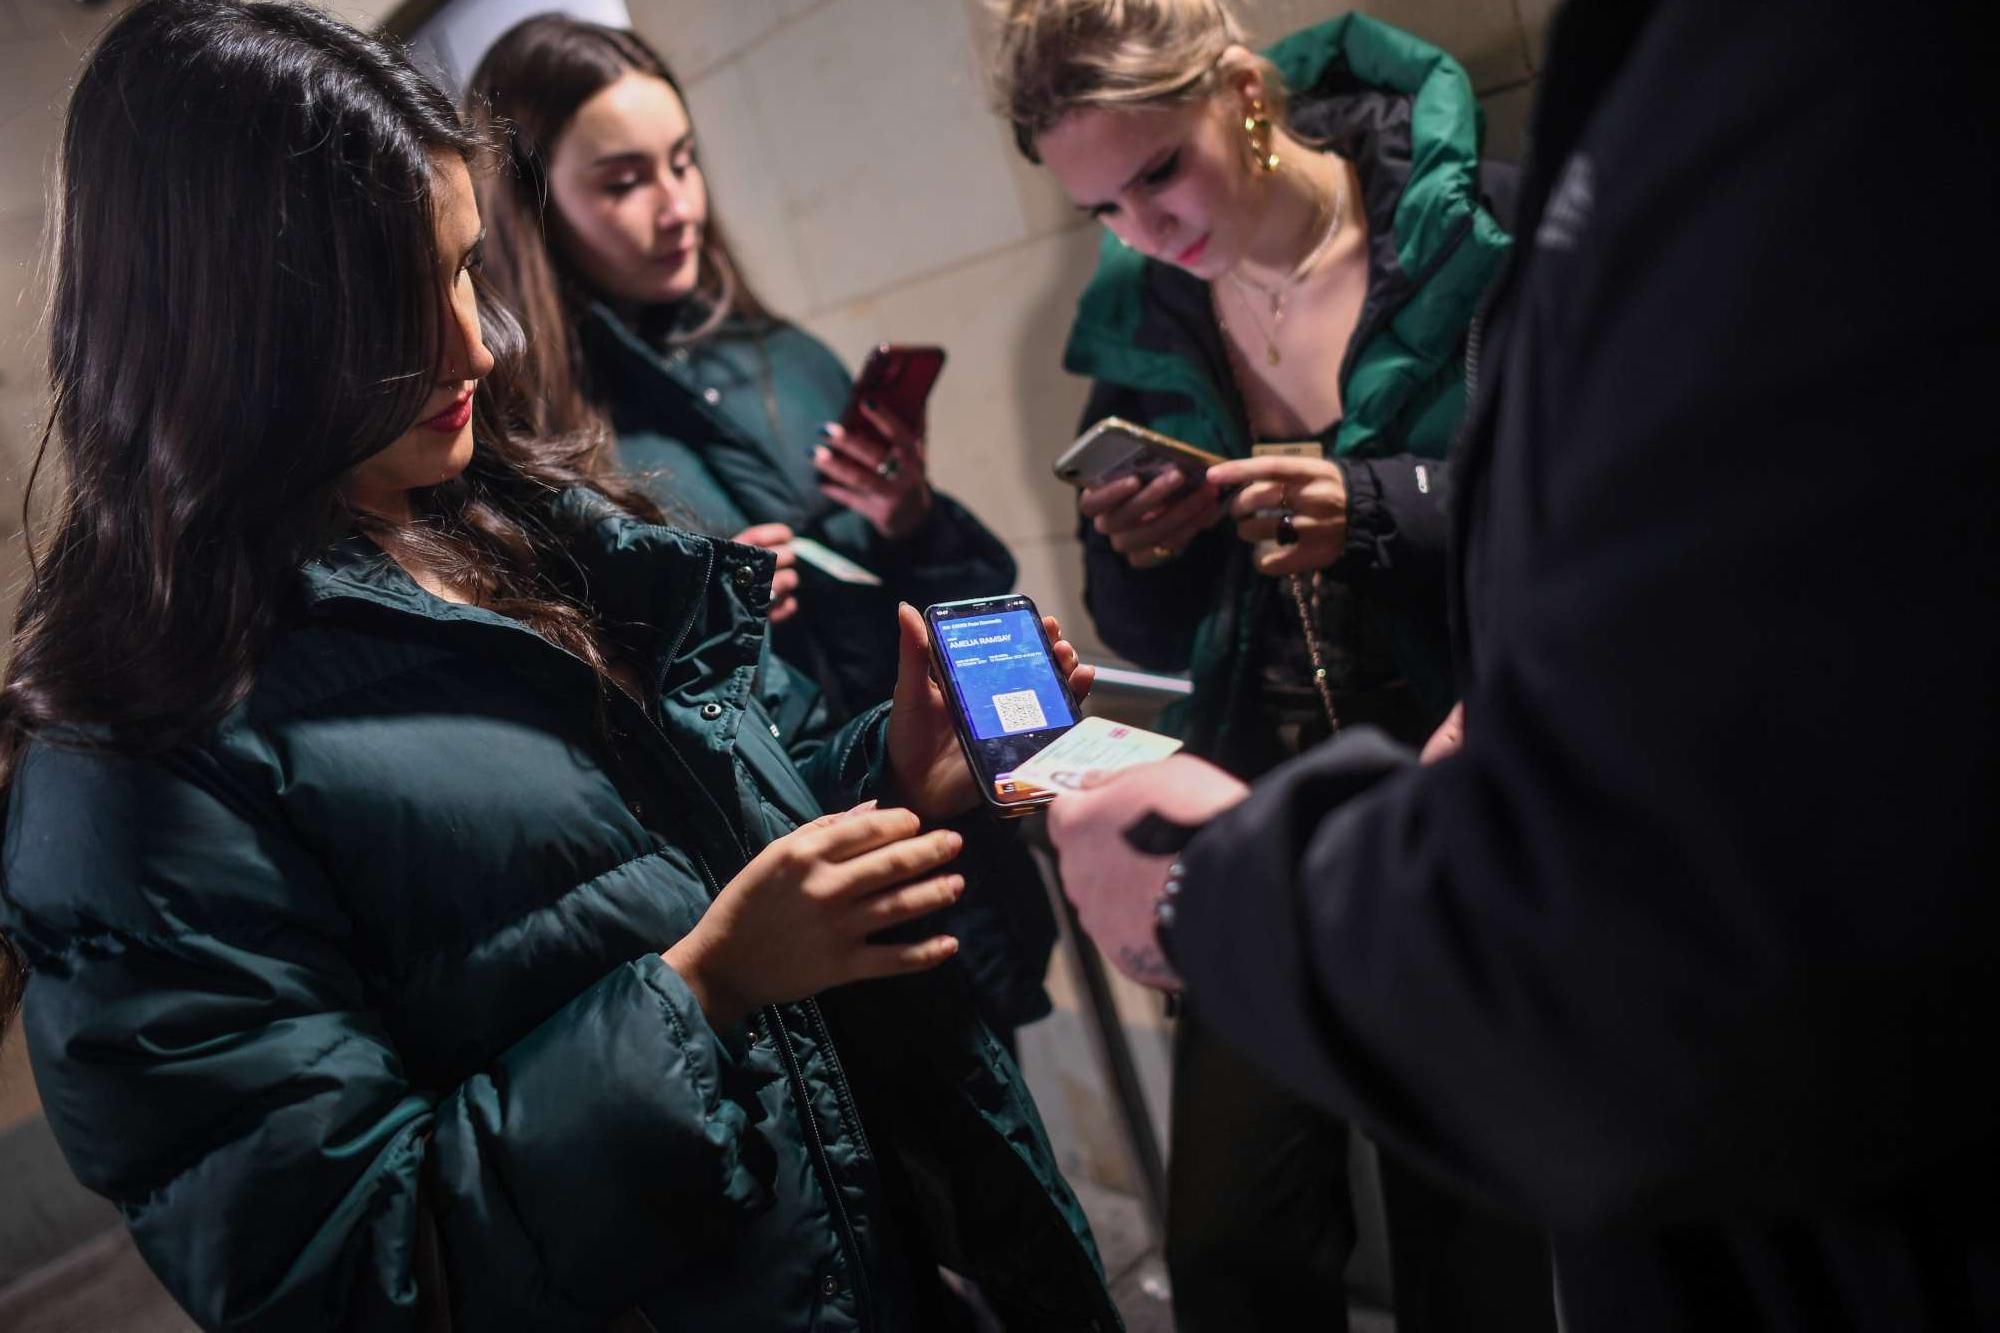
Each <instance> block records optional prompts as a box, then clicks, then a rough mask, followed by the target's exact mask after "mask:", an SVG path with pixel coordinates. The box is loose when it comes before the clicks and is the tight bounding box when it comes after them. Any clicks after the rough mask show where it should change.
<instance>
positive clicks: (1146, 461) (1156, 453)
mask: <svg viewBox="0 0 2000 1333" xmlns="http://www.w3.org/2000/svg"><path fill="white" fill-rule="evenodd" d="M1222 461H1223V458H1222V455H1220V454H1212V453H1210V452H1208V450H1206V449H1197V448H1195V447H1194V446H1193V445H1191V444H1188V443H1186V442H1185V441H1182V440H1176V439H1175V438H1173V437H1172V436H1171V435H1162V434H1160V433H1159V432H1158V431H1156V430H1147V429H1146V428H1145V427H1144V426H1135V425H1133V424H1132V423H1131V422H1129V421H1124V420H1121V419H1120V418H1118V417H1106V418H1104V420H1102V421H1100V422H1098V423H1097V424H1096V425H1094V426H1092V427H1091V428H1090V429H1089V430H1087V431H1085V432H1084V433H1083V434H1082V435H1080V436H1078V437H1077V440H1076V443H1075V444H1072V445H1071V446H1070V447H1069V448H1067V449H1065V450H1064V451H1063V455H1062V457H1061V458H1058V459H1057V460H1056V463H1055V470H1056V478H1057V479H1058V480H1060V481H1066V482H1068V483H1069V484H1070V485H1072V486H1101V485H1103V484H1104V483H1105V482H1107V481H1114V480H1116V479H1117V478H1119V477H1122V476H1124V475H1126V474H1127V473H1137V474H1138V475H1139V476H1140V477H1142V478H1145V479H1147V480H1150V479H1152V478H1153V477H1157V476H1158V475H1160V473H1162V472H1165V471H1166V470H1167V469H1168V468H1178V469H1180V470H1181V471H1182V472H1185V473H1187V474H1188V475H1189V477H1191V478H1192V479H1194V480H1196V481H1199V480H1200V479H1201V477H1202V476H1203V475H1204V474H1205V473H1206V472H1207V471H1208V469H1210V468H1212V467H1214V466H1215V465H1216V464H1217V463H1220V462H1222Z"/></svg>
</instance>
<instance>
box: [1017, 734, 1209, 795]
mask: <svg viewBox="0 0 2000 1333" xmlns="http://www.w3.org/2000/svg"><path fill="white" fill-rule="evenodd" d="M1180 748H1181V743H1180V742H1179V741H1177V740H1175V739H1174V738H1173V737H1171V736H1162V735H1160V734H1159V733H1158V732H1153V731H1147V730H1145V729H1144V728H1141V727H1133V726H1127V725H1126V724H1125V723H1123V722H1113V721H1112V720H1111V719H1110V718H1105V717H1087V718H1085V719H1083V721H1081V722H1079V723H1077V724H1076V725H1075V726H1073V727H1071V728H1070V729H1069V730H1068V731H1066V732H1064V733H1063V734H1062V735H1060V736H1058V737H1056V739H1055V740H1054V741H1052V742H1050V743H1049V744H1048V745H1047V746H1045V747H1044V748H1043V749H1042V750H1041V751H1040V752H1038V753H1037V754H1035V755H1034V756H1033V757H1032V758H1030V759H1029V760H1028V761H1027V762H1026V763H1024V764H1022V765H1020V766H1019V767H1018V768H1016V769H1015V770H1014V771H1013V772H1012V773H1011V774H1009V775H1008V776H1009V777H1010V778H1012V779H1013V780H1014V781H1015V782H1025V783H1027V784H1028V785H1030V786H1033V787H1040V788H1041V789H1043V790H1044V791H1059V792H1060V791H1080V790H1082V788H1083V778H1084V775H1085V774H1086V773H1113V772H1116V771H1117V770H1119V769H1121V768H1131V767H1132V766H1133V765H1135V764H1150V763H1152V762H1153V761H1154V760H1155V759H1165V758H1166V757H1167V756H1168V755H1170V754H1172V753H1174V752H1175V751H1176V750H1178V749H1180Z"/></svg>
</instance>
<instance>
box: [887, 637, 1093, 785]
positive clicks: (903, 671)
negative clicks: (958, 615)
mask: <svg viewBox="0 0 2000 1333" xmlns="http://www.w3.org/2000/svg"><path fill="white" fill-rule="evenodd" d="M896 621H897V629H898V630H899V632H900V636H901V643H900V656H901V660H900V662H899V663H898V665H897V670H896V693H895V696H894V698H893V700H892V702H891V703H890V705H889V774H890V777H891V778H892V779H893V780H894V782H895V798H896V803H897V804H899V805H903V806H906V807H908V808H909V809H911V810H914V811H916V812H917V813H918V814H919V815H921V816H923V818H924V822H925V823H936V822H938V821H940V820H946V819H950V818H952V817H954V816H956V815H962V814H964V813H965V812H966V811H967V810H970V809H972V807H973V806H975V805H977V804H979V788H978V787H977V786H976V785H975V784H974V782H973V777H972V770H971V769H970V768H969V767H967V765H966V762H965V751H964V750H962V749H961V748H959V744H958V732H957V731H956V730H955V729H954V728H953V726H952V722H951V705H950V704H949V703H948V702H946V700H945V696H944V689H943V687H942V686H940V685H939V684H938V682H937V680H936V679H935V678H934V677H933V675H932V672H931V645H930V638H929V636H928V635H927V634H926V633H925V632H924V618H923V616H922V615H921V614H919V613H918V611H917V609H916V608H915V607H913V606H910V605H908V604H904V605H901V606H898V607H897V608H896ZM1042 628H1044V629H1046V630H1047V631H1048V633H1049V642H1050V643H1051V644H1053V645H1054V646H1055V653H1056V670H1058V671H1060V672H1061V673H1062V674H1063V676H1064V678H1065V679H1067V680H1068V681H1069V692H1070V693H1071V694H1072V695H1074V696H1075V697H1076V698H1077V699H1078V700H1082V699H1083V698H1085V697H1086V696H1088V695H1089V693H1090V685H1091V682H1092V680H1094V679H1095V678H1096V675H1097V668H1095V667H1088V666H1082V665H1079V664H1078V662H1077V658H1076V649H1075V648H1072V647H1071V646H1070V645H1069V643H1068V642H1067V641H1066V640H1065V639H1064V638H1063V636H1062V626H1061V625H1059V624H1057V623H1056V618H1055V617H1054V616H1043V617H1042Z"/></svg>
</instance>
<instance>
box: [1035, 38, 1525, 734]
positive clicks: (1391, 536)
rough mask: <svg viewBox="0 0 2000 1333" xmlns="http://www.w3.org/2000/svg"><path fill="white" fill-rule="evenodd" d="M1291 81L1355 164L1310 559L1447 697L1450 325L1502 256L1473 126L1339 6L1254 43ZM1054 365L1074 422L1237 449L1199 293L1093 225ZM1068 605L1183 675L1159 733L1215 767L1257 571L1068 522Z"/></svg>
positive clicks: (1437, 77) (1233, 718)
mask: <svg viewBox="0 0 2000 1333" xmlns="http://www.w3.org/2000/svg"><path fill="white" fill-rule="evenodd" d="M1267 54H1268V55H1269V56H1270V58H1271V59H1272V60H1273V61H1274V62H1275V63H1276V65H1277V67H1278V69H1279V72H1280V73H1281V74H1282V76H1283V78H1284V81H1285V85H1286V87H1287V88H1289V89H1291V90H1292V106H1291V125H1292V127H1293V129H1294V130H1295V132H1297V133H1299V134H1300V135H1302V136H1303V137H1305V138H1306V139H1308V140H1309V141H1312V142H1318V143H1322V144H1324V145H1325V146H1326V147H1328V148H1329V149H1331V150H1333V151H1336V152H1339V153H1340V154H1341V155H1342V156H1344V157H1347V158H1349V159H1350V160H1352V161H1353V162H1354V163H1355V166H1356V169H1357V171H1358V173H1359V176H1360V180H1361V185H1362V206H1363V208H1364V210H1365V211H1366V214H1367V218H1368V227H1369V255H1368V265H1369V276H1368V295H1367V298H1366V301H1365V303H1364V306H1363V309H1362V314H1361V321H1360V324H1359V326H1358V327H1357V329H1356V332H1355V336H1354V338H1353V340H1352V342H1351V343H1350V345H1349V348H1348V351H1347V355H1346V358H1345V361H1344V363H1343V364H1342V366H1341V369H1340V376H1341V389H1342V402H1343V405H1344V411H1345V416H1344V417H1343V419H1342V420H1341V422H1340V423H1339V426H1338V428H1337V430H1335V431H1333V432H1331V433H1330V435H1329V437H1328V438H1327V449H1328V453H1329V455H1330V456H1331V457H1333V458H1334V459H1336V460H1337V461H1338V462H1339V464H1340V465H1341V468H1342V470H1343V472H1344V473H1345V475H1346V479H1347V484H1348V494H1349V506H1350V510H1349V532H1348V539H1347V552H1346V554H1345V555H1344V556H1343V557H1342V559H1341V560H1340V561H1339V562H1338V563H1337V564H1336V565H1335V566H1334V567H1333V569H1332V570H1331V571H1330V572H1331V573H1332V575H1333V576H1334V577H1336V578H1339V579H1343V580H1345V581H1347V582H1349V583H1350V584H1351V585H1352V587H1353V588H1354V589H1355V590H1356V591H1357V592H1358V593H1359V594H1360V601H1361V603H1362V606H1363V609H1364V611H1365V613H1366V614H1369V615H1372V616H1373V617H1374V618H1375V619H1376V621H1377V623H1378V624H1379V625H1380V627H1381V628H1382V629H1383V630H1384V631H1385V633H1386V636H1387V638H1388V640H1389V642H1390V644H1391V646H1392V649H1393V652H1394V656H1395V661H1396V666H1397V667H1398V668H1399V669H1400V670H1401V672H1402V674H1403V677H1404V678H1405V679H1406V680H1407V681H1408V682H1409V684H1410V685H1411V686H1412V688H1414V689H1415V690H1416V692H1417V694H1418V696H1419V697H1420V698H1421V699H1422V701H1423V702H1424V704H1425V705H1426V707H1427V708H1428V709H1429V710H1431V711H1433V712H1435V713H1437V714H1439V715H1441V714H1442V712H1443V710H1444V709H1446V708H1448V707H1449V705H1450V703H1451V700H1452V690H1451V684H1450V650H1449V636H1448V634H1447V632H1446V628H1445V560H1444V552H1445V545H1446V532H1447V523H1446V519H1445V514H1444V502H1445V499H1446V491H1447V487H1446V480H1447V479H1446V476H1445V469H1444V468H1443V467H1442V466H1441V465H1440V463H1439V460H1441V459H1442V458H1443V457H1444V455H1445V453H1446V451H1447V449H1448V447H1449V446H1450V444H1451V441H1452V439H1453V436H1454V435H1455V433H1456V432H1457V430H1458V425H1459V421H1460V418H1461V417H1462V415H1463V414H1464V410H1465V361H1466V350H1467V335H1468V331H1469V329H1470V328H1471V327H1472V324H1473V317H1474V315H1475V313H1476V311H1477V309H1478V307H1479V303H1480V301H1481V299H1482V297H1483V295H1484V293H1485V292H1486V289H1487V287H1488V285H1489V284H1490V283H1491V281H1492V280H1493V278H1494V276H1495V275H1496V274H1497V273H1498V271H1499V269H1500V265H1501V262H1502V260H1503V259H1504V257H1505V255H1506V252H1507V249H1508V238H1507V235H1506V233H1505V231H1503V230H1502V228H1501V225H1500V223H1499V222H1498V221H1497V220H1496V219H1495V217H1494V216H1493V214H1492V213H1491V212H1490V211H1489V210H1488V209H1487V207H1486V206H1484V204H1483V203H1482V190H1481V163H1480V156H1479V153H1480V140H1481V133H1482V121H1481V114H1480V110H1479V104H1478V102H1477V100H1476V99H1475V98H1474V96H1473V92H1472V87H1471V84H1470V83H1469V82H1468V81H1467V79H1466V77H1465V72H1464V71H1463V70H1462V69H1460V68H1459V66H1458V64H1457V63H1456V62H1455V61H1453V60H1452V59H1451V57H1450V56H1448V55H1446V54H1445V53H1444V52H1442V51H1440V50H1438V49H1437V48H1435V47H1433V46H1430V45H1428V44H1427V43H1425V42H1422V41H1419V40H1418V39H1416V38H1414V37H1411V36H1409V35H1408V34H1406V33H1403V32H1400V31H1398V30H1397V29H1394V28H1391V27H1388V26H1387V25H1385V24H1382V23H1378V22H1376V21H1374V20H1372V19H1369V18H1366V17H1364V16H1360V15H1349V16H1346V17H1343V18H1338V19H1335V20H1333V21H1331V22H1329V23H1323V24H1320V25H1318V26H1316V27H1312V28H1308V29H1306V30H1304V31H1302V32H1299V33H1296V34H1294V35H1293V36H1291V37H1289V38H1287V39H1285V40H1284V41H1282V42H1280V43H1278V44H1277V45H1276V46H1275V47H1273V48H1271V50H1270V51H1269V52H1268V53H1267ZM1064 365H1065V366H1066V367H1067V368H1068V369H1069V370H1071V371H1073V372H1074V373H1076V374H1079V375H1087V376H1089V377H1090V378H1091V379H1092V380H1094V381H1095V384H1094V387H1093V390H1092V393H1091V396H1090V401H1089V405H1088V407H1087V409H1086V412H1085V420H1086V422H1088V421H1095V420H1098V419H1100V418H1102V417H1105V416H1112V415H1115V416H1120V417H1124V418H1126V419H1127V420H1132V421H1137V422H1140V423H1142V424H1145V425H1148V426H1151V427H1153V428H1154V429H1156V430H1160V431H1163V432H1165V433H1166V434H1168V435H1172V436H1175V437H1177V438H1179V439H1183V440H1186V441H1188V442H1189V443H1191V444H1195V445H1198V446H1200V447H1201V448H1204V449H1208V450H1211V451H1213V452H1215V453H1219V454H1223V455H1225V456H1230V457H1241V456H1245V455H1247V454H1248V453H1249V446H1250V444H1251V443H1252V441H1251V439H1250V436H1249V428H1248V425H1247V422H1246V419H1245V415H1244V410H1243V405H1242V402H1241V399H1240V398H1239V396H1238V394H1237V392H1236V388H1235V381H1234V377H1233V376H1232V374H1231V373H1230V370H1229V363H1228V360H1227V354H1226V351H1225V349H1224V346H1223V343H1222V339H1221V333H1220V330H1219V329H1218V328H1217V326H1216V322H1215V316H1214V312H1213V309H1212V307H1211V305H1210V301H1209V295H1208V287H1207V284H1206V283H1204V282H1202V281H1201V280H1200V279H1198V278H1195V277H1193V276H1192V275H1190V274H1187V273H1185V272H1183V271H1181V270H1179V269H1176V268H1174V267H1172V266H1171V265H1167V264H1162V263H1159V262H1156V261H1152V260H1148V259H1146V258H1145V257H1144V256H1142V255H1140V254H1139V253H1138V252H1136V251H1131V250H1127V249H1125V248H1123V247H1122V246H1119V245H1118V244H1117V243H1116V241H1115V239H1113V238H1111V237H1109V236H1107V237H1106V238H1105V244H1104V246H1103V249H1102V253H1101V255H1100V258H1099V261H1098V268H1097V273H1096V275H1095V276H1094V277H1093V279H1092V280H1091V283H1090V285H1089V286H1088V288H1086V289H1085V291H1084V294H1083V297H1082V299H1081V301H1080V302H1079V305H1078V309H1077V316H1076V322H1075V325H1074V327H1073V328H1072V329H1071V332H1070V338H1069V345H1068V348H1067V350H1066V353H1065V356H1064ZM1082 534H1083V540H1084V568H1085V597H1086V601H1087V603H1088V605H1089V607H1090V610H1091V613H1092V616H1093V617H1094V618H1095V620H1096V623H1097V628H1098V631H1099V633H1100V635H1101V636H1102V637H1103V639H1104V642H1105V643H1106V644H1108V645H1109V646H1110V647H1111V648H1113V649H1114V650H1116V651H1117V652H1119V653H1121V654H1122V655H1124V656H1125V657H1127V658H1129V659H1131V660H1132V661H1134V662H1137V663H1139V664H1140V665H1142V666H1146V667H1151V668H1154V669H1158V670H1168V671H1187V672H1189V673H1190V675H1191V676H1192V678H1193V681H1194V686H1195V690H1194V694H1193V696H1192V698H1191V699H1189V700H1188V701H1187V703H1186V704H1185V705H1183V706H1182V707H1181V708H1180V710H1179V712H1178V717H1177V718H1176V719H1174V725H1175V726H1176V728H1177V730H1178V731H1179V732H1180V734H1181V735H1182V736H1183V737H1184V738H1185V739H1186V740H1187V741H1188V743H1189V745H1190V746H1191V747H1192V748H1193V749H1195V750H1196V751H1198V752H1200V753H1203V754H1206V755H1208V756H1210V757H1213V758H1216V759H1218V760H1219V761H1221V762H1224V763H1229V762H1231V759H1232V756H1241V755H1242V754H1244V753H1246V752H1252V751H1255V750H1256V749H1257V748H1258V747H1256V746H1254V745H1249V744H1247V743H1246V739H1247V738H1246V737H1245V735H1244V733H1245V732H1246V731H1247V730H1249V729H1251V728H1253V727H1254V726H1255V725H1256V723H1255V721H1254V720H1253V719H1254V714H1255V712H1256V707H1257V703H1256V697H1257V689H1258V684H1257V676H1256V670H1255V668H1256V666H1257V662H1258V658H1259V655H1260V654H1261V652H1262V651H1263V647H1262V645H1261V644H1260V643H1259V641H1258V634H1259V629H1260V625H1262V624H1264V623H1265V622H1266V616H1265V609H1266V605H1267V603H1268V600H1269V599H1270V598H1271V597H1272V596H1273V595H1275V590H1276V587H1277V581H1276V580H1273V579H1270V578H1266V577H1263V576H1260V575H1258V574H1257V573H1256V572H1255V571H1254V569H1253V568H1252V566H1251V563H1250V558H1249V548H1248V546H1246V545H1245V544H1244V543H1243V542H1242V541H1240V540H1239V539H1238V538H1237V537H1236V535H1235V533H1234V531H1233V529H1232V528H1231V527H1230V526H1229V525H1228V524H1226V523H1224V524H1220V525H1218V526H1217V527H1215V528H1213V529H1211V530H1209V531H1208V532H1206V533H1204V534H1203V535H1202V536H1201V537H1199V538H1198V539H1197V540H1196V541H1195V542H1194V543H1193V544H1192V545H1190V546H1189V547H1188V549H1187V550H1186V551H1185V552H1184V553H1183V554H1182V556H1181V557H1180V558H1179V559H1176V560H1173V561H1170V562H1168V563H1167V564H1165V565H1163V566H1159V567H1157V568H1154V569H1150V570H1137V569H1134V568H1132V567H1131V566H1130V565H1129V564H1127V563H1126V561H1125V559H1124V558H1123V557H1122V556H1120V555H1119V554H1118V553H1117V552H1115V551H1113V550H1112V549H1111V546H1110V544H1109V543H1108V542H1107V541H1106V540H1105V539H1104V538H1102V537H1101V536H1100V535H1098V534H1097V533H1096V532H1095V531H1093V530H1092V529H1091V528H1090V525H1089V524H1087V523H1086V524H1083V525H1082Z"/></svg>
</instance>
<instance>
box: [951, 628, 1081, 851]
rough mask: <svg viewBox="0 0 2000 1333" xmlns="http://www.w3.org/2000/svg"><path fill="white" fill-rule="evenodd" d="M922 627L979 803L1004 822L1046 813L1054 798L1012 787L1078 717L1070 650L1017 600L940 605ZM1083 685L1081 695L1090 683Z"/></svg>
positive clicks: (1035, 789)
mask: <svg viewBox="0 0 2000 1333" xmlns="http://www.w3.org/2000/svg"><path fill="white" fill-rule="evenodd" d="M924 625H925V629H926V631H927V632H928V635H929V638H930V646H931V651H932V654H933V655H934V657H935V659H936V662H937V668H938V675H939V677H940V679H941V681H942V685H943V691H944V698H945V703H946V704H947V705H948V706H949V708H950V710H951V717H952V725H953V728H954V730H955V731H956V733H957V736H958V741H959V745H960V746H961V748H962V749H963V750H964V753H965V761H966V764H967V766H968V767H969V768H970V769H971V770H972V778H973V785H974V786H975V787H976V788H978V791H979V795H980V797H981V798H982V799H984V800H985V802H986V804H987V806H988V808H989V809H991V810H992V811H993V812H994V813H996V814H999V815H1002V816H1014V815H1022V814H1026V813H1028V812H1029V811H1031V810H1037V809H1040V808H1041V807H1042V806H1045V805H1047V804H1048V803H1049V802H1050V801H1051V800H1053V799H1055V793H1054V792H1051V791H1045V790H1043V789H1041V788H1038V787H1034V786H1032V785H1030V784H1027V783H1022V782H1017V781H1015V779H1014V769H1015V768H1016V767H1017V766H1019V765H1020V764H1022V763H1023V762H1025V761H1026V760H1027V759H1029V758H1030V757H1031V756H1033V755H1034V754H1036V753H1037V752H1038V751H1040V750H1041V749H1042V747H1044V746H1046V745H1048V744H1049V743H1050V742H1051V741H1054V740H1055V739H1056V738H1057V737H1059V736H1061V735H1062V734H1063V733H1064V732H1066V731H1068V730H1069V729H1070V728H1071V727H1072V726H1074V725H1076V722H1077V719H1078V718H1080V717H1081V716H1082V710H1081V708H1080V707H1079V705H1078V696H1077V693H1075V692H1073V690H1072V688H1071V686H1072V682H1073V681H1074V680H1076V679H1077V678H1078V677H1079V675H1080V673H1079V670H1078V668H1077V666H1076V653H1075V650H1074V649H1071V648H1070V647H1069V645H1068V644H1066V643H1058V642H1056V641H1052V640H1051V639H1050V637H1049V633H1048V627H1047V625H1046V624H1045V623H1044V621H1043V619H1042V615H1041V613H1040V612H1039V611H1037V610H1036V609H1035V604H1034V603H1033V602H1032V601H1030V600H1029V599H1028V598H1026V597H1023V596H1020V595H1019V594H1012V595H1009V596H1004V597H979V598H973V599H971V600H969V601H963V602H941V603H939V604H938V605H936V606H932V607H929V608H928V609H926V610H925V612H924ZM1082 670H1083V671H1088V668H1083V669H1082ZM1081 680H1082V683H1083V686H1084V688H1086V689H1087V688H1088V681H1089V677H1088V676H1087V675H1085V676H1081Z"/></svg>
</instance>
